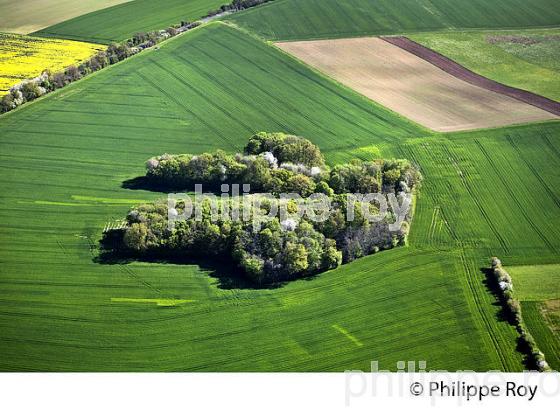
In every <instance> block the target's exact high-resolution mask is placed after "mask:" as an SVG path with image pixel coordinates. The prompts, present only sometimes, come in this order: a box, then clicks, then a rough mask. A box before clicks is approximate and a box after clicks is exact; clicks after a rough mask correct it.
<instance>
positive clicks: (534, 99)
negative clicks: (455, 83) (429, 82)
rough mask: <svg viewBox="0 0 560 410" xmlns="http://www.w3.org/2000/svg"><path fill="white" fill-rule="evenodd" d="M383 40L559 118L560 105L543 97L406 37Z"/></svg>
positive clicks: (451, 72)
mask: <svg viewBox="0 0 560 410" xmlns="http://www.w3.org/2000/svg"><path fill="white" fill-rule="evenodd" d="M381 38H382V39H383V40H385V41H387V42H388V43H391V44H393V45H395V46H397V47H399V48H402V49H403V50H406V51H408V52H409V53H412V54H414V55H415V56H417V57H420V58H421V59H423V60H426V61H427V62H429V63H431V64H433V65H435V66H436V67H438V68H439V69H441V70H443V71H445V72H446V73H448V74H451V75H452V76H454V77H457V78H459V79H461V80H463V81H466V82H467V83H470V84H472V85H476V86H477V87H481V88H484V89H486V90H490V91H494V92H496V93H499V94H503V95H507V96H509V97H512V98H515V99H516V100H519V101H523V102H525V103H527V104H531V105H533V106H535V107H538V108H540V109H543V110H545V111H548V112H550V113H552V114H555V115H558V116H560V103H558V102H556V101H553V100H551V99H549V98H546V97H543V96H541V95H538V94H534V93H531V92H529V91H525V90H520V89H519V88H514V87H509V86H507V85H504V84H501V83H498V82H496V81H494V80H490V79H489V78H486V77H484V76H481V75H479V74H476V73H474V72H472V71H470V70H469V69H467V68H465V67H463V66H462V65H460V64H458V63H456V62H455V61H453V60H451V59H449V58H447V57H445V56H444V55H441V54H440V53H438V52H436V51H434V50H431V49H429V48H427V47H424V46H423V45H421V44H418V43H416V42H415V41H412V40H410V39H409V38H407V37H381Z"/></svg>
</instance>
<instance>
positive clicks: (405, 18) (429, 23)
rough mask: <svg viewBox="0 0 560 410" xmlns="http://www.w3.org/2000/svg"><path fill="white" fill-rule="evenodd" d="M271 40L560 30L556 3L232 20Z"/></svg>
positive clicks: (474, 1) (334, 9)
mask: <svg viewBox="0 0 560 410" xmlns="http://www.w3.org/2000/svg"><path fill="white" fill-rule="evenodd" d="M228 19H231V20H232V21H234V22H236V23H237V24H239V25H240V26H242V27H245V28H247V29H250V30H251V31H254V32H256V33H259V34H260V35H262V36H263V37H265V38H267V39H271V40H295V39H314V38H334V37H355V36H365V35H379V34H395V33H412V32H419V31H433V30H442V29H457V28H462V29H478V28H486V29H489V28H511V27H515V28H528V27H546V26H554V25H558V24H560V8H559V7H558V2H557V1H555V0H533V1H530V2H528V1H525V0H499V1H487V0H469V1H464V0H399V1H394V0H346V1H338V0H275V1H274V2H272V3H270V4H267V5H265V6H261V7H257V8H254V9H251V10H249V11H245V12H243V13H240V14H236V15H234V16H231V17H228Z"/></svg>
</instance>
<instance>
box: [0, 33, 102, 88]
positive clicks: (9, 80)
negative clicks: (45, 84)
mask: <svg viewBox="0 0 560 410" xmlns="http://www.w3.org/2000/svg"><path fill="white" fill-rule="evenodd" d="M101 49H103V47H101V46H99V45H98V44H90V43H83V42H79V41H68V40H55V39H44V38H39V37H31V36H23V35H19V34H7V33H0V94H3V93H2V92H3V91H7V90H9V89H10V87H12V86H13V85H15V84H17V83H19V82H21V81H22V80H25V79H26V78H33V77H36V76H38V75H40V74H41V73H42V72H43V71H44V70H46V69H49V70H51V71H53V72H56V71H60V70H63V69H64V68H66V67H68V66H70V65H72V64H76V63H80V62H82V61H84V60H86V59H88V58H89V57H91V56H92V55H93V54H95V53H96V52H97V51H99V50H101Z"/></svg>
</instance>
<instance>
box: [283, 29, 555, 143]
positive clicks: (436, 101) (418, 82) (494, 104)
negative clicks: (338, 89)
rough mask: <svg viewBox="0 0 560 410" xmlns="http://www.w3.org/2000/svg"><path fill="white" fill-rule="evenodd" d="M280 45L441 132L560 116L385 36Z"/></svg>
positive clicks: (361, 91) (327, 72) (370, 95)
mask: <svg viewBox="0 0 560 410" xmlns="http://www.w3.org/2000/svg"><path fill="white" fill-rule="evenodd" d="M276 45H277V46H278V47H280V48H281V49H283V50H284V51H286V52H288V53H291V54H292V55H294V56H295V57H297V58H299V59H301V60H303V61H304V62H306V63H307V64H309V65H311V66H313V67H315V68H317V69H318V70H320V71H322V72H323V73H325V74H327V75H329V76H331V77H332V78H334V79H335V80H337V81H339V82H341V83H342V84H344V85H346V86H348V87H351V88H353V89H354V90H356V91H358V92H360V93H361V94H363V95H365V96H367V97H369V98H371V99H372V100H374V101H376V102H378V103H380V104H382V105H384V106H386V107H388V108H390V109H391V110H393V111H395V112H397V113H399V114H402V115H404V116H406V117H408V118H410V119H411V120H413V121H416V122H418V123H419V124H422V125H424V126H425V127H428V128H431V129H433V130H435V131H441V132H448V131H462V130H471V129H477V128H491V127H500V126H506V125H511V124H520V123H525V122H532V121H544V120H552V119H558V118H559V117H558V116H556V115H554V114H552V113H549V112H546V111H544V110H542V109H540V108H537V107H534V106H532V105H529V104H526V103H524V102H522V101H518V100H516V99H514V98H511V97H509V96H506V95H502V94H499V93H496V92H493V91H489V90H486V89H484V88H481V87H478V86H475V85H473V84H469V83H467V82H465V81H463V80H461V79H459V78H456V77H455V76H453V75H451V74H449V73H446V72H445V71H443V70H441V69H439V68H438V67H436V66H434V65H433V64H431V63H429V62H428V61H425V60H423V59H422V58H420V57H418V56H416V55H414V54H412V53H410V52H408V51H405V50H403V49H401V48H399V47H397V46H395V45H393V44H390V43H388V42H387V41H384V40H382V39H379V38H373V37H367V38H351V39H340V40H318V41H299V42H286V43H277V44H276Z"/></svg>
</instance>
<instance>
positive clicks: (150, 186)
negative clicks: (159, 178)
mask: <svg viewBox="0 0 560 410" xmlns="http://www.w3.org/2000/svg"><path fill="white" fill-rule="evenodd" d="M121 187H122V188H124V189H131V190H134V191H151V192H162V193H165V194H169V193H171V192H177V189H172V188H167V187H164V186H162V185H161V184H154V183H153V182H152V181H150V179H149V178H148V177H145V176H141V177H136V178H131V179H127V180H126V181H123V182H122V184H121Z"/></svg>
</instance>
